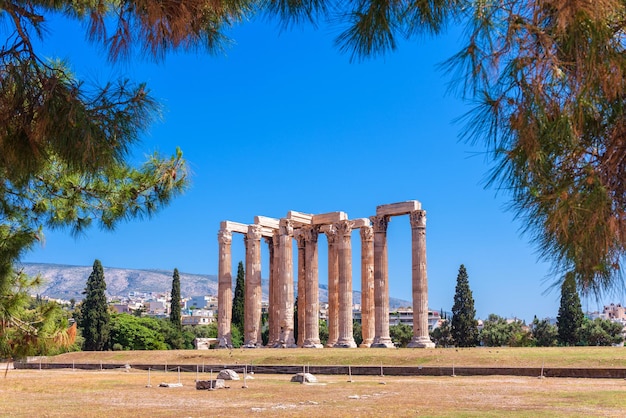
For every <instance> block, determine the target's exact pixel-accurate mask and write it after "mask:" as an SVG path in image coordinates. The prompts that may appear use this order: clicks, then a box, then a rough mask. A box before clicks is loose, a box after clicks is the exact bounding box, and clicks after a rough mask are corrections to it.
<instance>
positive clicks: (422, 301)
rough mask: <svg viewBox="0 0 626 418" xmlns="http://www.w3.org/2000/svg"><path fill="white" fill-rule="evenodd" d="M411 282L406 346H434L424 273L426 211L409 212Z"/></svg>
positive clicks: (426, 279) (425, 275)
mask: <svg viewBox="0 0 626 418" xmlns="http://www.w3.org/2000/svg"><path fill="white" fill-rule="evenodd" d="M409 216H410V220H411V238H412V239H411V241H412V242H411V243H412V253H413V256H412V260H413V261H412V264H413V268H412V279H413V280H412V282H413V338H412V339H411V342H410V343H409V344H408V345H407V347H413V348H434V347H435V344H434V343H433V342H432V341H431V340H430V336H429V335H428V278H427V274H426V211H425V210H416V211H412V212H411V213H410V214H409Z"/></svg>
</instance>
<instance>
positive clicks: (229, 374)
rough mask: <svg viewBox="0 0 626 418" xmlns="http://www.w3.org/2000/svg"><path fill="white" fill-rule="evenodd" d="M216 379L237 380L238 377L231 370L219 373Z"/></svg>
mask: <svg viewBox="0 0 626 418" xmlns="http://www.w3.org/2000/svg"><path fill="white" fill-rule="evenodd" d="M217 378H218V379H224V380H239V375H238V374H237V372H236V371H234V370H232V369H224V370H221V371H220V372H219V374H218V375H217Z"/></svg>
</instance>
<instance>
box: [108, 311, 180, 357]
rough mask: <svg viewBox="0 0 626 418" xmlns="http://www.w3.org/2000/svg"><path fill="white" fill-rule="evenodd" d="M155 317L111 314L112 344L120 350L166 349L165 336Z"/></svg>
mask: <svg viewBox="0 0 626 418" xmlns="http://www.w3.org/2000/svg"><path fill="white" fill-rule="evenodd" d="M156 321H157V319H155V318H148V317H144V318H139V317H136V316H133V315H129V314H113V315H111V332H110V342H109V343H110V345H111V347H114V349H118V350H166V349H167V348H168V347H167V344H166V343H165V337H164V336H163V334H161V333H160V332H159V331H158V330H157V329H158V328H159V325H158V324H157V323H156Z"/></svg>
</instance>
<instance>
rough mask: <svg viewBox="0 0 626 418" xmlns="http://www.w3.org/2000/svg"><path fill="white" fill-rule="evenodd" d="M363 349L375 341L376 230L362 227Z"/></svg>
mask: <svg viewBox="0 0 626 418" xmlns="http://www.w3.org/2000/svg"><path fill="white" fill-rule="evenodd" d="M361 335H362V336H363V342H362V343H361V347H370V346H371V345H372V342H373V341H374V230H373V228H372V227H371V226H363V227H361Z"/></svg>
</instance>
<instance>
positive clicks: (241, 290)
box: [231, 261, 246, 333]
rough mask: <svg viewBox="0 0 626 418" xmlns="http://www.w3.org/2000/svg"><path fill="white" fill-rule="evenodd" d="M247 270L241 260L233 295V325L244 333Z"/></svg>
mask: <svg viewBox="0 0 626 418" xmlns="http://www.w3.org/2000/svg"><path fill="white" fill-rule="evenodd" d="M245 285H246V282H245V272H244V269H243V263H242V262H241V261H240V262H239V265H238V266H237V282H236V284H235V295H234V296H233V311H232V320H231V323H232V326H236V327H237V328H239V331H241V332H242V333H243V331H244V329H243V323H244V304H245Z"/></svg>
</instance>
